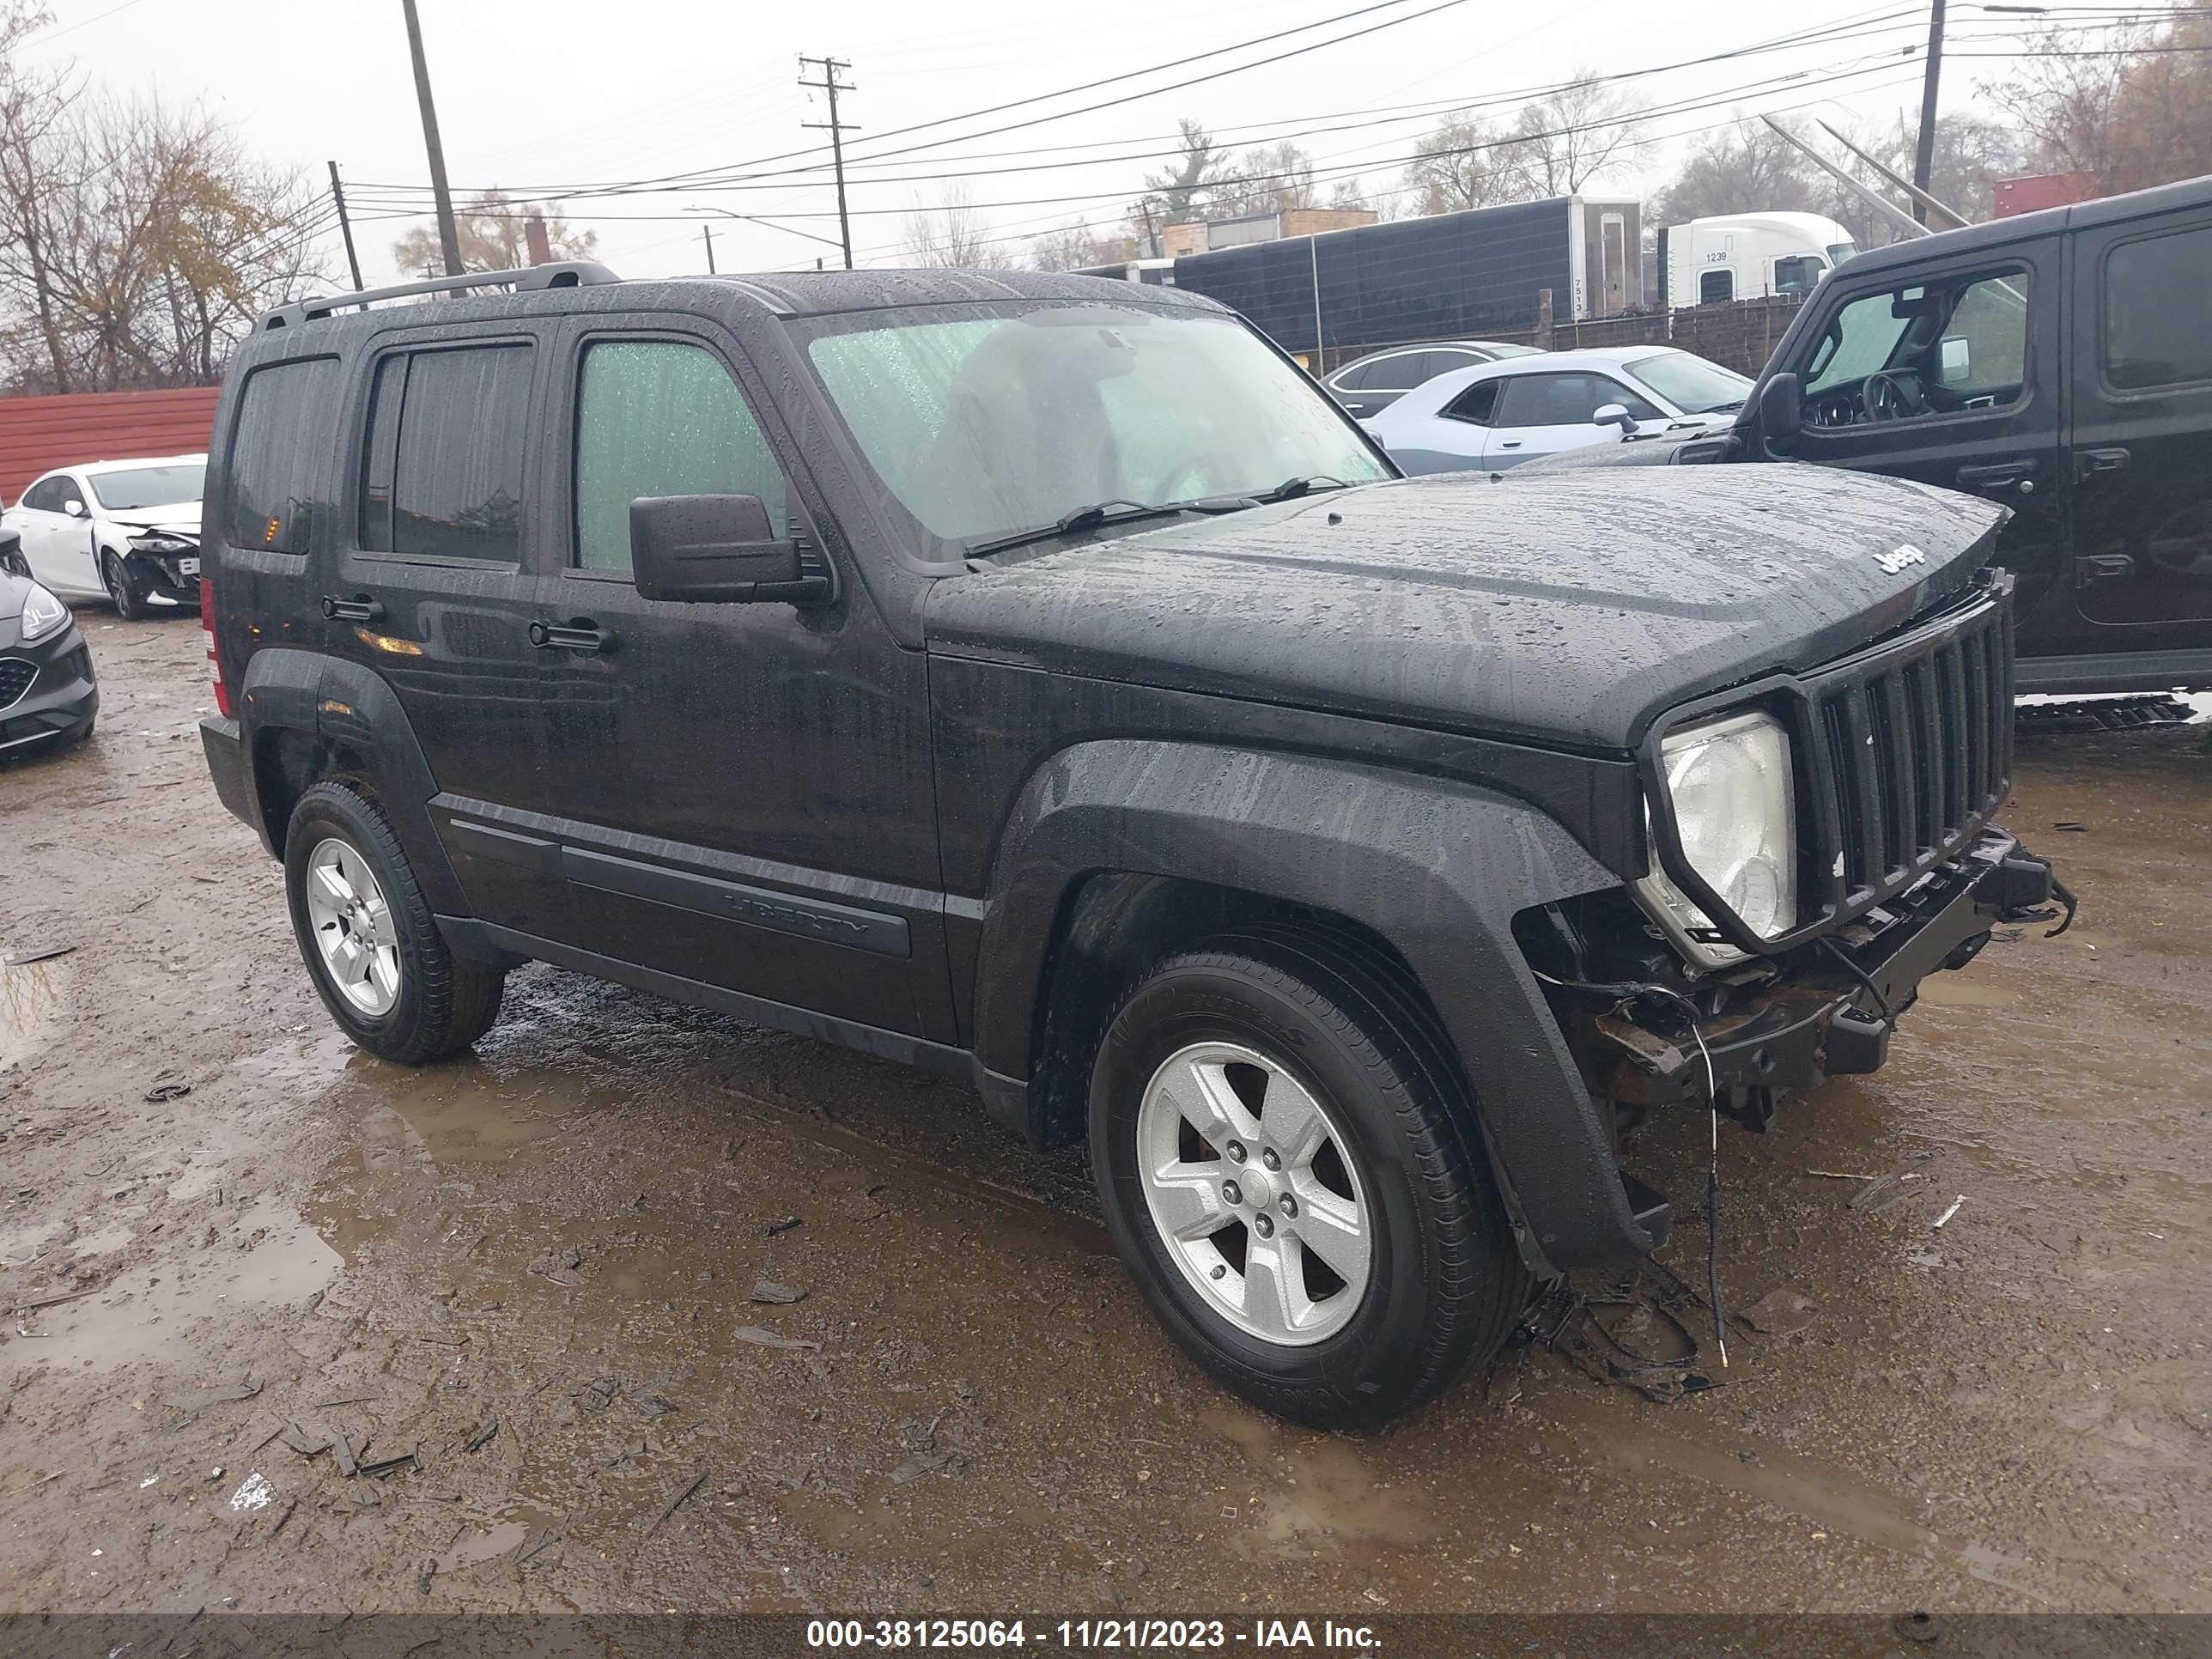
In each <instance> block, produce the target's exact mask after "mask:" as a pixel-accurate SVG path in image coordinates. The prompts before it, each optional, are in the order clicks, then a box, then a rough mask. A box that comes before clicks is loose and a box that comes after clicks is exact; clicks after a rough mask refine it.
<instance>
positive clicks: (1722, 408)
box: [1698, 398, 1743, 415]
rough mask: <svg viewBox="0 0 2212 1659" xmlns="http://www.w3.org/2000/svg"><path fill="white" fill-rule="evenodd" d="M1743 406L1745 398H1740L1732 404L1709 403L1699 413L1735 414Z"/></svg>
mask: <svg viewBox="0 0 2212 1659" xmlns="http://www.w3.org/2000/svg"><path fill="white" fill-rule="evenodd" d="M1742 407H1743V399H1742V398H1737V399H1736V400H1735V402H1734V403H1732V404H1707V405H1706V406H1705V408H1703V409H1701V410H1699V411H1698V413H1699V414H1700V415H1733V414H1734V413H1735V411H1736V410H1739V409H1741V408H1742Z"/></svg>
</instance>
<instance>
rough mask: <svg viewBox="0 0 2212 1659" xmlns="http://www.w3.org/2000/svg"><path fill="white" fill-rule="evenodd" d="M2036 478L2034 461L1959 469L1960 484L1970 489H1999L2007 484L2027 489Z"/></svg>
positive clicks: (2009, 462) (2000, 462) (1998, 463)
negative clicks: (2018, 485)
mask: <svg viewBox="0 0 2212 1659" xmlns="http://www.w3.org/2000/svg"><path fill="white" fill-rule="evenodd" d="M2034 477H2035V463H2034V462H2033V461H1998V462H1996V464H1995V465H1990V466H1962V467H1960V469H1959V482H1960V483H1961V484H1962V485H1964V486H1965V487H1966V489H2002V488H2003V487H2004V486H2005V485H2007V484H2020V485H2021V486H2023V487H2027V486H2029V485H2031V484H2032V483H2033V479H2034Z"/></svg>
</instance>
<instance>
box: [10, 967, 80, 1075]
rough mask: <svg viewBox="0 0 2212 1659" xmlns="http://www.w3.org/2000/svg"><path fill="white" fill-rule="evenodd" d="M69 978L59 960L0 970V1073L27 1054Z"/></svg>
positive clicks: (67, 972)
mask: <svg viewBox="0 0 2212 1659" xmlns="http://www.w3.org/2000/svg"><path fill="white" fill-rule="evenodd" d="M68 977H69V969H68V968H67V966H66V964H65V963H64V960H63V958H61V957H53V958H52V959H50V960H48V961H46V962H29V963H24V964H23V965H22V966H21V967H20V968H0V1072H4V1071H6V1070H7V1069H8V1067H9V1066H13V1065H14V1064H15V1062H16V1061H17V1060H21V1059H22V1058H23V1057H24V1056H25V1055H26V1054H29V1053H30V1052H31V1051H32V1049H33V1048H34V1047H35V1046H36V1045H37V1042H38V1037H39V1033H40V1028H41V1027H43V1026H44V1025H45V1024H46V1021H47V1020H48V1019H49V1018H51V1017H52V1014H53V1012H54V1009H55V1007H56V1006H58V1004H59V1003H60V1001H61V997H62V987H63V985H64V983H65V982H66V981H67V979H68Z"/></svg>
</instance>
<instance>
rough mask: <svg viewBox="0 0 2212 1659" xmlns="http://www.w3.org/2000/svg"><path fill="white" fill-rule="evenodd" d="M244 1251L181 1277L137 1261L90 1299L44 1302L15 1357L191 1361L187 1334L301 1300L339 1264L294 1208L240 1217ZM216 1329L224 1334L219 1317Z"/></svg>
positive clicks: (206, 1256)
mask: <svg viewBox="0 0 2212 1659" xmlns="http://www.w3.org/2000/svg"><path fill="white" fill-rule="evenodd" d="M235 1233H236V1235H237V1236H238V1237H241V1238H246V1239H251V1240H252V1243H250V1244H249V1245H247V1246H246V1248H245V1249H230V1250H223V1249H217V1250H208V1251H202V1252H199V1253H197V1255H195V1256H194V1257H193V1258H192V1265H191V1267H188V1268H187V1269H186V1270H185V1271H184V1272H183V1273H177V1272H175V1271H173V1270H171V1271H167V1272H156V1271H155V1270H154V1269H152V1268H146V1267H140V1268H135V1269H132V1270H131V1271H130V1272H127V1273H119V1274H118V1275H117V1276H116V1277H115V1278H114V1279H112V1280H111V1281H110V1282H109V1283H108V1284H107V1285H105V1286H103V1287H102V1288H101V1290H100V1292H99V1293H98V1294H97V1295H95V1296H90V1297H86V1298H85V1299H84V1300H82V1301H81V1302H70V1303H64V1304H62V1305H61V1306H59V1307H54V1308H48V1309H46V1310H43V1311H42V1312H40V1314H38V1315H37V1316H34V1318H33V1320H32V1321H31V1322H30V1323H29V1325H28V1329H29V1331H30V1333H31V1334H30V1335H29V1336H28V1337H25V1338H21V1339H19V1340H21V1341H22V1342H23V1344H24V1346H22V1347H21V1348H20V1349H18V1350H17V1351H16V1353H17V1357H19V1358H22V1359H24V1360H26V1361H29V1362H33V1363H36V1362H40V1361H43V1362H45V1363H46V1364H54V1365H60V1366H69V1367H82V1368H83V1369H85V1370H94V1371H106V1370H114V1369H115V1368H116V1367H118V1366H119V1365H125V1364H131V1363H132V1362H134V1361H137V1360H142V1359H165V1360H185V1359H189V1358H193V1357H195V1354H196V1352H197V1350H196V1348H195V1346H194V1341H193V1332H194V1330H195V1329H196V1328H197V1327H198V1326H199V1325H200V1324H202V1323H203V1322H216V1328H217V1329H218V1330H220V1328H221V1327H220V1324H219V1321H220V1320H221V1318H222V1316H223V1315H225V1314H226V1313H228V1311H229V1310H234V1309H237V1308H241V1307H268V1306H274V1305H277V1304H285V1303H294V1302H301V1301H304V1300H306V1299H307V1297H310V1296H312V1295H313V1294H314V1293H315V1292H316V1291H319V1290H322V1289H324V1288H325V1286H327V1285H329V1284H330V1282H331V1279H333V1278H335V1277H336V1276H337V1271H338V1268H339V1267H340V1265H341V1263H340V1261H339V1258H338V1254H337V1251H336V1250H333V1249H331V1247H330V1246H329V1245H327V1244H325V1243H323V1241H322V1240H321V1239H320V1238H319V1237H317V1236H316V1234H315V1231H314V1230H313V1228H312V1227H310V1226H309V1225H307V1223H306V1222H304V1221H302V1220H301V1219H300V1218H298V1217H297V1216H295V1215H293V1214H292V1213H291V1212H289V1211H286V1210H284V1209H282V1208H280V1207H277V1206H256V1207H255V1208H253V1209H251V1210H248V1211H246V1212H245V1213H243V1214H242V1215H240V1217H239V1218H238V1221H237V1223H236V1226H235Z"/></svg>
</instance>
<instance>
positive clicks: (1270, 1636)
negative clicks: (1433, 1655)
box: [806, 1619, 1381, 1659]
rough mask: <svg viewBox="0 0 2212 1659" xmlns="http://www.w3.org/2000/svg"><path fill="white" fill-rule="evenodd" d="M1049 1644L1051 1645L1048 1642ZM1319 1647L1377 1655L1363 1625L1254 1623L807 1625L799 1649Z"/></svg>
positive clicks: (906, 1621) (1066, 1621) (819, 1622)
mask: <svg viewBox="0 0 2212 1659" xmlns="http://www.w3.org/2000/svg"><path fill="white" fill-rule="evenodd" d="M1055 1638H1057V1639H1056V1640H1055ZM1232 1643H1237V1644H1243V1645H1246V1646H1249V1647H1254V1648H1314V1649H1322V1648H1326V1649H1328V1650H1332V1651H1334V1652H1338V1653H1342V1654H1346V1655H1347V1656H1363V1659H1364V1656H1370V1655H1376V1654H1379V1653H1380V1652H1381V1648H1380V1646H1379V1645H1378V1643H1377V1639H1376V1633H1375V1632H1374V1631H1373V1630H1372V1629H1371V1628H1370V1627H1369V1626H1364V1625H1340V1624H1337V1623H1336V1622H1335V1621H1334V1620H1321V1621H1319V1623H1317V1624H1316V1622H1315V1621H1313V1620H1305V1619H1255V1620H1252V1621H1251V1625H1250V1627H1249V1629H1248V1630H1238V1629H1234V1628H1232V1627H1231V1626H1230V1625H1229V1623H1228V1622H1227V1621H1226V1620H1220V1619H1073V1620H1071V1619H1063V1620H1059V1621H1057V1622H1056V1623H1054V1622H1052V1621H1038V1622H1037V1623H1036V1624H1035V1625H1034V1626H1031V1625H1030V1621H1028V1620H1019V1619H1012V1620H1000V1619H991V1620H983V1619H875V1620H860V1619H814V1620H808V1621H807V1625H806V1645H807V1646H808V1647H810V1648H823V1649H838V1648H847V1649H866V1648H873V1649H878V1650H883V1649H892V1650H896V1649H901V1648H921V1649H931V1648H939V1649H948V1650H949V1649H963V1648H964V1649H967V1650H970V1651H975V1650H981V1651H983V1652H992V1651H1003V1650H1006V1649H1010V1648H1026V1647H1038V1648H1051V1647H1060V1648H1064V1649H1077V1650H1124V1651H1143V1650H1151V1651H1166V1652H1175V1651H1181V1650H1194V1649H1209V1648H1225V1647H1228V1646H1229V1645H1230V1644H1232Z"/></svg>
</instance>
